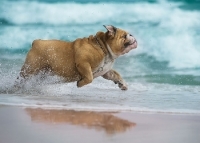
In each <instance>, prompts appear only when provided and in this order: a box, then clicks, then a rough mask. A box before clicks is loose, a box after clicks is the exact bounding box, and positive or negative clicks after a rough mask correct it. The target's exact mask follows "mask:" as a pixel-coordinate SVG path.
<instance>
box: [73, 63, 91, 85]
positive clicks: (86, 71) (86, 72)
mask: <svg viewBox="0 0 200 143" xmlns="http://www.w3.org/2000/svg"><path fill="white" fill-rule="evenodd" d="M76 67H77V69H78V71H79V73H80V75H81V80H79V81H78V82H77V87H82V86H84V85H86V84H89V83H91V82H92V80H93V74H92V69H91V66H90V64H89V63H81V64H77V65H76Z"/></svg>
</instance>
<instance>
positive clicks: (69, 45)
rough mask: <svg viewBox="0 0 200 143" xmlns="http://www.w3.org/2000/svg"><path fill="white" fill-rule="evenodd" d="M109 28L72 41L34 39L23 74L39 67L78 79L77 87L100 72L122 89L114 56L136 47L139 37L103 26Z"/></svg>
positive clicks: (123, 83) (89, 81)
mask: <svg viewBox="0 0 200 143" xmlns="http://www.w3.org/2000/svg"><path fill="white" fill-rule="evenodd" d="M104 27H105V28H106V29H107V32H105V33H104V32H97V34H96V35H95V36H93V35H91V36H89V37H88V38H79V39H76V40H75V41H73V42H66V41H60V40H34V41H33V43H32V48H31V49H30V51H29V52H28V54H27V57H26V61H25V63H24V65H23V66H22V69H21V72H20V77H21V78H23V79H28V78H29V77H30V76H31V75H36V74H38V73H39V72H40V71H44V73H46V72H51V73H53V74H55V75H58V76H61V77H63V78H64V79H65V82H74V81H77V87H82V86H84V85H86V84H89V83H91V82H92V80H93V79H94V78H96V77H98V76H102V77H103V78H105V79H108V80H112V81H113V82H114V83H116V84H118V86H119V87H120V88H121V89H122V90H127V85H126V83H125V81H124V80H123V79H122V77H121V76H120V74H119V73H118V72H116V71H115V70H113V69H112V66H113V64H114V60H115V59H116V58H117V57H119V56H120V55H123V54H125V53H128V52H129V51H130V50H132V49H135V48H136V47H137V41H136V39H135V38H134V37H133V36H132V35H131V34H129V33H128V32H126V31H124V30H121V29H118V28H115V27H114V26H111V25H108V26H104Z"/></svg>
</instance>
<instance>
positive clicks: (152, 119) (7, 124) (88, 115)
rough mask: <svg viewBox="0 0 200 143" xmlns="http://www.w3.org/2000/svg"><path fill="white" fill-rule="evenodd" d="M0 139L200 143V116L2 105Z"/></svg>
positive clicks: (5, 142)
mask: <svg viewBox="0 0 200 143" xmlns="http://www.w3.org/2000/svg"><path fill="white" fill-rule="evenodd" d="M0 117H1V118H0V143H55V142H56V143H66V142H69V143H72V142H76V143H78V142H87V143H110V142H114V143H133V142H134V143H146V142H152V143H199V142H200V136H199V134H200V116H199V115H192V114H190V115H182V114H161V113H159V114H158V113H155V114H153V113H152V114H150V113H134V112H121V113H118V112H95V111H73V110H62V109H40V108H24V107H14V106H0Z"/></svg>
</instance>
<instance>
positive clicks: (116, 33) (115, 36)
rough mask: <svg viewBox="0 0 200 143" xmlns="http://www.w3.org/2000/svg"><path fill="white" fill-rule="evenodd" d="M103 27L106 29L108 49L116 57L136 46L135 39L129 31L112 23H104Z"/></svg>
mask: <svg viewBox="0 0 200 143" xmlns="http://www.w3.org/2000/svg"><path fill="white" fill-rule="evenodd" d="M104 27H105V28H106V29H107V32H106V42H107V45H108V47H109V48H110V50H112V51H110V52H112V53H113V54H114V55H115V56H116V57H118V56H120V55H124V54H125V53H128V52H129V51H130V50H132V49H135V48H137V41H136V39H135V38H134V37H133V36H132V35H131V34H130V33H128V32H126V31H124V30H122V29H119V28H116V27H114V26H112V25H108V26H105V25H104ZM108 50H109V49H108Z"/></svg>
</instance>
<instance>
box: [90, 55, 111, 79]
mask: <svg viewBox="0 0 200 143" xmlns="http://www.w3.org/2000/svg"><path fill="white" fill-rule="evenodd" d="M113 64H114V60H113V59H111V58H110V57H109V56H108V55H107V56H106V57H105V58H104V59H103V61H102V62H101V63H100V64H99V66H98V67H97V68H96V69H95V70H94V71H93V77H94V78H96V77H98V76H102V75H104V74H105V73H107V72H108V71H109V70H111V69H112V67H113Z"/></svg>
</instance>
